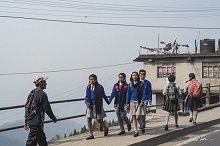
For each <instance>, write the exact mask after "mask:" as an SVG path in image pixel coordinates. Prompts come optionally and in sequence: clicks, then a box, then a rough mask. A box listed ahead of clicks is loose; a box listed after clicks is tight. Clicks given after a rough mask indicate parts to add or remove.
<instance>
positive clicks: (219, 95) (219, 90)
mask: <svg viewBox="0 0 220 146" xmlns="http://www.w3.org/2000/svg"><path fill="white" fill-rule="evenodd" d="M218 87H219V89H218V92H219V94H218V97H219V100H218V102H220V85H219V86H218Z"/></svg>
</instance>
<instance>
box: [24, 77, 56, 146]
mask: <svg viewBox="0 0 220 146" xmlns="http://www.w3.org/2000/svg"><path fill="white" fill-rule="evenodd" d="M47 79H48V78H47V77H40V76H36V77H35V78H34V82H33V83H34V84H35V85H36V88H35V89H34V90H32V91H31V93H30V94H29V96H28V99H27V102H26V104H25V108H27V107H28V106H29V105H28V103H29V104H30V100H31V98H32V99H33V103H34V104H32V105H34V108H35V112H34V114H32V116H30V115H27V114H26V112H25V124H24V129H25V130H26V131H28V130H29V129H30V133H29V135H28V140H27V142H26V146H36V145H37V143H38V144H39V146H47V145H48V144H47V141H46V136H45V133H44V130H43V126H44V118H45V113H46V114H47V115H48V116H49V117H50V118H51V119H52V120H53V122H54V123H56V122H57V118H56V117H55V116H54V114H53V111H52V109H51V107H50V103H49V101H48V97H47V94H46V93H45V92H44V91H43V90H44V89H46V86H47V83H46V80H47Z"/></svg>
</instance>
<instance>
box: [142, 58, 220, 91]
mask: <svg viewBox="0 0 220 146" xmlns="http://www.w3.org/2000/svg"><path fill="white" fill-rule="evenodd" d="M158 62H163V63H165V62H175V63H176V83H178V85H179V86H180V88H181V89H184V87H185V82H186V81H187V80H188V78H189V77H188V74H189V73H195V75H196V79H198V80H199V81H200V82H202V83H203V85H205V84H206V83H210V84H211V85H219V84H220V79H209V78H202V62H220V58H219V59H216V58H215V59H212V58H206V59H198V58H197V59H193V60H192V61H188V60H187V59H169V60H168V59H161V60H156V61H152V62H149V61H147V60H146V61H145V62H144V69H145V70H146V71H147V75H146V79H148V80H149V81H150V82H151V84H152V89H153V90H163V88H164V86H165V85H166V79H165V78H157V63H158ZM211 90H219V89H218V88H215V89H214V88H211Z"/></svg>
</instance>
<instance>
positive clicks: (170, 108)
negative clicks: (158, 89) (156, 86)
mask: <svg viewBox="0 0 220 146" xmlns="http://www.w3.org/2000/svg"><path fill="white" fill-rule="evenodd" d="M175 79H176V77H175V76H174V75H173V74H171V75H169V76H168V81H169V83H168V84H167V85H166V86H165V88H164V90H163V95H164V96H165V98H164V106H163V109H164V110H165V111H167V112H166V123H165V130H168V123H169V118H170V115H171V114H173V115H174V117H175V127H179V125H178V114H177V112H178V111H179V110H180V105H181V103H182V102H184V104H185V105H186V106H187V107H189V114H190V119H189V122H192V123H193V124H194V125H196V120H197V116H198V112H197V110H198V108H199V107H201V97H202V92H203V87H202V84H201V83H200V82H199V81H197V80H196V77H195V74H194V73H190V74H189V80H188V81H187V82H186V85H185V88H184V91H183V92H182V91H181V89H180V87H179V86H178V85H177V84H176V83H175ZM183 97H184V98H183ZM182 99H185V100H184V101H182Z"/></svg>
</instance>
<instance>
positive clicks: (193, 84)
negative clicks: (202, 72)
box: [188, 80, 202, 98]
mask: <svg viewBox="0 0 220 146" xmlns="http://www.w3.org/2000/svg"><path fill="white" fill-rule="evenodd" d="M201 91H202V89H201V84H200V82H199V81H197V80H191V81H190V82H189V86H188V92H189V95H190V96H191V97H194V98H198V97H200V96H201Z"/></svg>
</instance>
